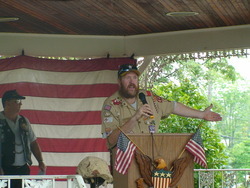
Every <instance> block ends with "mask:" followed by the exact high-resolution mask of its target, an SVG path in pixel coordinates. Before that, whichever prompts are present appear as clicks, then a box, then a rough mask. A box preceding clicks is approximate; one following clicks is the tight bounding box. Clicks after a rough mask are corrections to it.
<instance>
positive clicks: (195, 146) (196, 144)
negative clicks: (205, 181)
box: [185, 129, 207, 168]
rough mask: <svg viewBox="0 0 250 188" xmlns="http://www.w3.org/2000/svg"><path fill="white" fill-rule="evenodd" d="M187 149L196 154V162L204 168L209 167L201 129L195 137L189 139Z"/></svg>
mask: <svg viewBox="0 0 250 188" xmlns="http://www.w3.org/2000/svg"><path fill="white" fill-rule="evenodd" d="M185 149H186V150H188V151H189V152H190V153H191V154H193V155H194V162H196V163H198V164H199V165H201V166H202V167H204V168H207V162H206V155H205V151H204V149H203V144H202V139H201V132H200V129H198V130H197V131H196V133H195V134H194V135H193V137H192V138H191V139H190V140H189V141H188V143H187V144H186V146H185Z"/></svg>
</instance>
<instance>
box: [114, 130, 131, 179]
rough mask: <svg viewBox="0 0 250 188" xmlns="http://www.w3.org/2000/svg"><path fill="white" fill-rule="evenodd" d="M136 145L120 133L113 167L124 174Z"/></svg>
mask: <svg viewBox="0 0 250 188" xmlns="http://www.w3.org/2000/svg"><path fill="white" fill-rule="evenodd" d="M135 149H136V146H135V144H134V143H133V142H131V141H130V140H129V139H128V137H127V136H126V135H124V134H123V133H122V132H121V133H120V135H119V137H118V141H117V152H116V157H115V169H116V171H117V172H119V173H121V174H126V173H127V171H128V168H129V166H130V164H131V161H132V159H133V156H134V153H135Z"/></svg>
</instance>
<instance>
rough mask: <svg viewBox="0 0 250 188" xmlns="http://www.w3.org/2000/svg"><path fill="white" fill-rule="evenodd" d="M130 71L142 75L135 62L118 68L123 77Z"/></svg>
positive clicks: (120, 75)
mask: <svg viewBox="0 0 250 188" xmlns="http://www.w3.org/2000/svg"><path fill="white" fill-rule="evenodd" d="M129 72H135V73H136V74H137V75H138V76H140V72H139V71H138V68H137V66H136V65H133V64H123V65H121V66H120V68H119V70H118V77H122V76H124V75H126V74H127V73H129Z"/></svg>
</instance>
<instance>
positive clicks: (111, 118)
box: [103, 117, 113, 123]
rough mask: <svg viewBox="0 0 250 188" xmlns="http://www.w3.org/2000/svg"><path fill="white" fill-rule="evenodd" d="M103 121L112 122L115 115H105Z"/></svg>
mask: <svg viewBox="0 0 250 188" xmlns="http://www.w3.org/2000/svg"><path fill="white" fill-rule="evenodd" d="M103 122H104V123H111V122H113V117H105V118H104V119H103Z"/></svg>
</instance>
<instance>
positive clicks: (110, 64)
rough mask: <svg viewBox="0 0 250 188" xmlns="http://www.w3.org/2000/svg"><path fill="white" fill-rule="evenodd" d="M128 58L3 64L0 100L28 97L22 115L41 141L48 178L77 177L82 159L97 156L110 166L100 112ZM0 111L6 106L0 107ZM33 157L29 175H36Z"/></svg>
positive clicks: (16, 59)
mask: <svg viewBox="0 0 250 188" xmlns="http://www.w3.org/2000/svg"><path fill="white" fill-rule="evenodd" d="M125 63H135V60H134V59H130V58H110V59H108V58H102V59H93V60H52V59H41V58H35V57H29V56H17V57H13V58H7V59H2V60H0V97H2V95H3V93H4V92H5V91H7V90H11V89H16V90H17V91H18V92H19V93H20V94H21V95H23V96H26V99H25V100H24V101H23V105H22V110H21V114H22V115H24V116H26V117H27V118H28V119H29V120H30V122H31V124H32V128H33V130H34V132H35V134H36V136H37V137H38V142H39V144H40V146H41V149H42V152H43V158H44V161H45V163H46V165H47V173H46V174H48V175H67V174H75V173H76V167H77V165H78V164H79V163H80V161H81V160H82V159H83V158H85V157H87V156H95V157H99V158H101V159H103V160H105V161H106V162H107V163H108V164H109V161H110V160H109V152H108V150H107V149H106V140H105V139H102V135H101V108H102V104H103V101H104V100H105V99H106V97H108V96H110V95H111V94H112V93H114V92H115V91H116V90H117V89H118V86H117V69H118V67H119V65H121V64H125ZM0 110H1V111H2V110H3V108H2V105H0ZM37 165H38V164H37V161H36V160H35V159H34V157H33V166H32V167H31V174H33V175H35V174H37V173H38V167H37Z"/></svg>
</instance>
